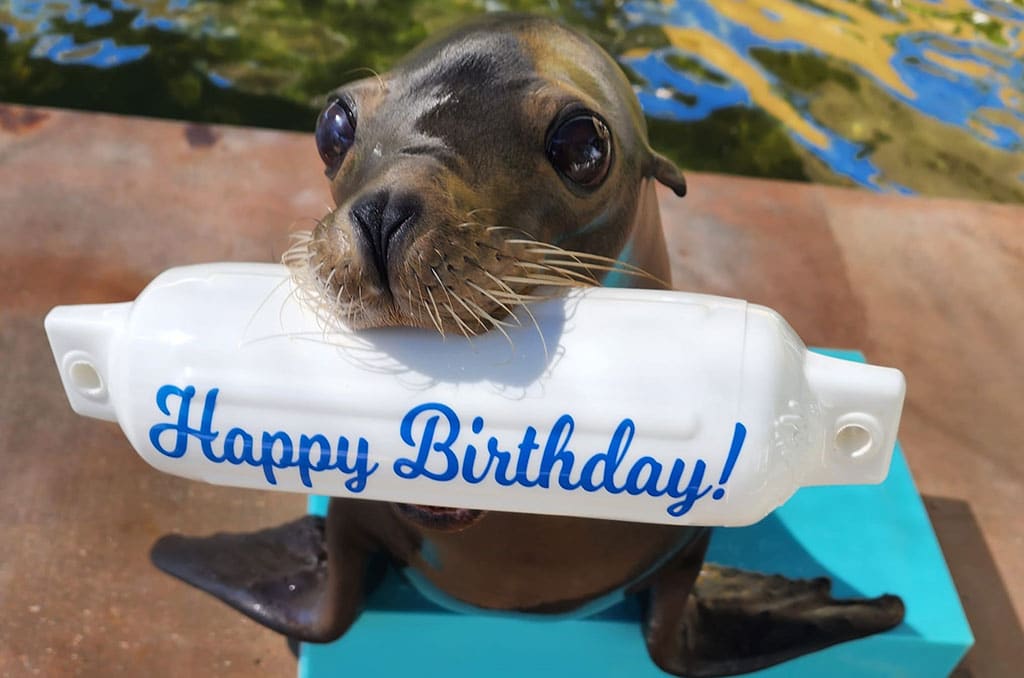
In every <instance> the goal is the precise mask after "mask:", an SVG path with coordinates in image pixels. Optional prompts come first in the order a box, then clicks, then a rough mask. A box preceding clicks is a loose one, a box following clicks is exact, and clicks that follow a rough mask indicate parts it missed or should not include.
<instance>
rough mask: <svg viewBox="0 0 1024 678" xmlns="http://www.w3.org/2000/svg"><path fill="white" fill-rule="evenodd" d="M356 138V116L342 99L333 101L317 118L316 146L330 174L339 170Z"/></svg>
mask: <svg viewBox="0 0 1024 678" xmlns="http://www.w3.org/2000/svg"><path fill="white" fill-rule="evenodd" d="M355 140H356V118H355V116H354V115H352V111H351V109H349V107H348V106H347V105H346V104H345V102H343V101H342V100H340V99H335V100H333V101H331V102H330V103H329V104H327V107H326V108H325V109H324V110H323V111H321V112H320V116H319V117H318V118H317V119H316V148H317V150H318V151H320V158H321V159H322V160H323V161H324V165H325V166H326V167H327V175H328V176H332V175H333V174H335V173H336V172H337V171H338V168H339V167H341V161H342V160H344V159H345V154H346V153H348V149H350V148H352V144H353V143H355Z"/></svg>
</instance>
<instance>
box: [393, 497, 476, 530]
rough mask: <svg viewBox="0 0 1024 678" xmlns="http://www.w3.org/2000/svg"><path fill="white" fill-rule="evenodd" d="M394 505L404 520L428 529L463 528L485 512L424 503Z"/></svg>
mask: <svg viewBox="0 0 1024 678" xmlns="http://www.w3.org/2000/svg"><path fill="white" fill-rule="evenodd" d="M394 507H395V510H396V511H397V512H398V514H399V515H400V516H402V517H403V518H405V519H406V520H410V521H412V522H414V523H416V524H417V525H420V526H422V527H425V528H428V529H432V530H445V531H457V530H464V529H466V528H467V527H469V526H470V525H472V524H473V523H475V522H476V521H478V520H480V518H482V517H483V515H484V513H486V512H485V511H481V510H479V509H466V508H451V507H447V506H428V505H426V504H394Z"/></svg>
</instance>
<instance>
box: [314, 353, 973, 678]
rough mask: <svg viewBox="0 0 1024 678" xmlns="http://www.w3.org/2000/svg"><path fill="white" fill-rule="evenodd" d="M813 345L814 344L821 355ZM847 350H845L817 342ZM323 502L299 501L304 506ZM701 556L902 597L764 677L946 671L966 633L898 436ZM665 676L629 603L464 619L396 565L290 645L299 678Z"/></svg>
mask: <svg viewBox="0 0 1024 678" xmlns="http://www.w3.org/2000/svg"><path fill="white" fill-rule="evenodd" d="M823 352H824V351H823ZM827 353H830V354H832V355H838V356H840V357H845V358H848V359H851V360H862V357H861V356H860V355H859V354H857V353H851V352H833V351H827ZM325 506H326V501H325V500H324V499H323V498H322V497H311V498H310V510H311V511H312V512H323V510H324V507H325ZM708 559H709V560H713V561H714V562H717V563H723V564H728V565H735V566H737V567H742V568H747V569H752V570H758V571H761V572H778V573H781V574H785V575H787V576H789V577H816V576H821V575H825V576H828V577H830V578H831V579H832V581H833V589H834V592H835V595H836V596H839V597H845V596H876V595H880V594H882V593H895V594H898V595H899V596H901V597H902V598H903V601H904V603H905V604H906V607H907V616H906V620H905V621H904V623H903V624H902V625H901V626H899V627H897V628H895V629H893V630H892V631H890V632H888V633H885V634H882V635H878V636H873V637H871V638H864V639H862V640H858V641H854V642H851V643H845V644H842V645H837V646H834V647H831V648H828V649H826V650H823V651H821V652H818V653H815V654H812V655H808V656H805V657H801V658H799V659H795V660H793V661H790V662H787V663H785V664H783V665H781V666H776V667H773V668H771V669H767V670H764V671H760V672H758V673H756V674H751V675H756V676H761V677H763V678H781V677H783V676H786V677H787V678H802V677H805V676H815V677H817V676H829V677H830V678H842V677H845V676H900V677H904V676H905V677H908V678H909V677H917V676H920V677H922V678H924V677H928V678H932V677H935V676H945V675H948V674H949V673H950V672H951V671H952V670H953V668H954V667H955V666H956V665H957V663H958V662H959V661H960V659H961V658H962V657H963V655H964V653H965V652H966V651H967V649H968V648H969V647H970V646H971V644H972V643H973V638H972V636H971V631H970V628H969V627H968V625H967V619H966V617H965V616H964V612H963V609H962V607H961V606H960V601H959V598H958V597H957V593H956V589H955V588H954V586H953V581H952V579H951V578H950V575H949V570H948V569H947V568H946V564H945V561H944V560H943V557H942V553H941V551H940V550H939V545H938V542H937V541H936V539H935V534H934V532H933V531H932V527H931V524H930V522H929V521H928V516H927V514H926V513H925V509H924V504H923V503H922V501H921V498H920V496H919V495H918V493H917V490H916V488H915V487H914V481H913V478H912V477H911V475H910V470H909V469H908V468H907V464H906V460H905V459H904V457H903V453H902V451H901V450H900V449H899V447H898V446H897V448H896V453H895V455H894V457H893V461H892V467H891V469H890V471H889V477H888V479H887V480H886V481H885V483H883V484H881V485H877V486H861V487H822V488H806V489H803V490H800V491H799V492H798V493H797V494H796V496H794V497H793V498H792V499H791V500H790V501H789V502H787V503H786V504H785V505H784V506H782V507H781V508H779V509H778V510H777V511H775V512H774V513H773V514H772V515H770V516H768V517H767V518H765V519H764V520H762V521H761V522H760V523H758V524H756V525H753V526H750V527H744V528H732V529H727V528H721V529H718V530H716V531H715V532H714V536H713V538H712V543H711V549H710V552H709V554H708ZM413 675H421V676H433V675H443V676H446V677H461V676H473V677H476V676H485V677H486V678H503V677H505V676H508V677H513V676H515V677H519V676H528V677H529V678H540V677H541V676H594V677H596V676H628V677H629V678H646V677H648V676H650V677H664V676H665V675H666V674H664V673H662V672H661V670H660V669H658V668H657V667H656V666H655V665H654V664H653V663H652V662H651V660H650V659H649V658H648V656H647V650H646V647H645V646H644V642H643V638H642V636H641V630H640V611H639V605H638V603H637V601H635V600H627V601H625V602H624V603H621V604H619V605H617V606H615V607H613V608H611V609H609V610H607V611H605V612H603V613H601V614H599V615H596V616H592V617H587V618H583V619H559V620H540V621H538V620H536V619H522V618H516V617H513V616H507V615H463V614H456V613H452V612H449V611H447V610H445V609H442V608H439V607H437V606H435V605H433V604H432V603H430V602H428V601H426V600H425V599H424V598H423V597H422V596H420V595H419V593H417V592H416V591H415V590H414V589H413V588H412V587H411V586H410V585H409V584H408V583H406V582H405V581H404V580H403V579H402V578H401V577H400V576H398V575H397V574H391V575H389V577H388V579H386V580H385V582H384V583H383V584H382V585H381V587H380V588H379V589H378V590H377V591H376V592H375V593H374V594H373V595H372V596H371V597H370V599H369V601H368V604H367V609H366V611H365V612H364V613H363V615H362V616H361V617H360V619H359V620H358V621H357V622H356V624H355V625H354V626H353V627H352V629H350V630H349V632H348V633H347V634H345V636H344V637H342V638H341V639H340V640H338V641H337V642H335V643H332V644H329V645H308V644H304V645H303V646H302V648H301V652H300V658H299V676H300V678H327V677H328V676H330V677H334V676H342V677H344V676H360V677H361V676H403V677H404V676H413Z"/></svg>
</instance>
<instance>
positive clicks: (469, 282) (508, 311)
mask: <svg viewBox="0 0 1024 678" xmlns="http://www.w3.org/2000/svg"><path fill="white" fill-rule="evenodd" d="M466 284H467V285H469V286H470V287H472V288H473V289H474V290H476V291H477V292H479V293H480V294H482V295H483V296H485V297H487V298H488V299H490V300H491V301H493V302H494V303H495V304H497V305H498V307H499V308H501V310H503V311H505V313H506V314H508V317H510V318H515V317H516V316H515V314H514V313H513V312H512V309H511V308H509V307H508V306H506V305H505V304H504V303H503V302H502V301H500V300H499V299H498V298H497V297H495V296H494V295H493V294H491V293H490V292H488V291H487V290H485V289H484V288H482V287H480V286H479V285H477V284H476V283H475V282H473V281H472V280H467V281H466ZM516 320H517V321H518V318H516ZM518 324H519V325H522V324H523V323H522V322H521V321H520V322H518Z"/></svg>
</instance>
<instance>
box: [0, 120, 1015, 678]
mask: <svg viewBox="0 0 1024 678" xmlns="http://www.w3.org/2000/svg"><path fill="white" fill-rule="evenodd" d="M689 180H690V187H691V190H690V195H689V196H688V197H687V198H686V199H685V200H676V199H675V198H674V197H673V196H671V195H670V194H668V193H667V192H664V193H662V194H661V197H662V204H663V218H664V221H665V226H666V233H667V237H668V241H669V246H670V249H671V252H672V257H673V267H674V275H675V282H676V285H677V286H678V287H680V288H683V289H688V290H694V291H704V292H712V293H716V294H725V295H729V296H737V297H743V298H747V299H749V300H751V301H754V302H758V303H763V304H767V305H769V306H771V307H773V308H775V309H777V310H779V311H780V312H781V313H782V314H783V315H784V316H785V317H786V318H787V319H788V320H789V321H790V322H791V323H792V324H793V326H794V327H795V328H796V330H797V331H798V332H799V333H800V334H801V336H803V338H804V339H805V340H806V341H807V342H808V343H810V344H814V345H823V346H834V347H851V348H860V349H862V350H863V351H864V352H865V353H866V354H867V355H868V356H869V358H870V359H871V360H872V362H877V363H883V364H891V365H895V366H898V367H900V368H901V369H903V370H904V371H905V372H906V375H907V379H908V383H909V391H908V397H907V406H906V412H905V415H904V420H903V426H902V431H901V439H902V441H903V444H904V448H905V450H906V454H907V457H908V458H909V461H910V465H911V468H912V469H913V472H914V474H915V477H916V480H917V482H918V485H919V488H920V490H921V491H922V493H924V494H926V495H933V496H935V497H938V498H937V499H934V500H932V499H930V500H929V506H930V509H931V510H932V515H933V519H934V520H935V521H936V525H937V528H938V532H939V535H940V539H941V540H942V543H943V546H944V547H945V549H946V551H947V558H948V559H949V560H950V565H951V569H952V571H953V573H954V576H955V578H956V579H957V583H958V586H959V587H960V589H961V593H962V595H963V598H964V601H965V605H966V606H967V609H968V613H969V616H970V617H971V621H972V623H973V624H974V627H975V633H976V634H977V635H978V636H979V644H978V647H977V649H976V650H975V651H974V652H973V653H972V655H971V656H970V657H969V659H968V661H967V662H966V663H965V665H964V666H963V667H962V668H961V669H960V672H959V673H960V675H977V676H995V675H1014V673H1013V672H1012V670H1014V669H1019V667H1020V666H1022V665H1024V656H1022V652H1024V646H1022V642H1021V639H1020V619H1021V617H1024V528H1022V520H1021V517H1020V513H1021V509H1024V501H1022V496H1024V454H1022V452H1021V446H1022V444H1024V405H1022V403H1024V207H1021V206H998V205H990V204H985V203H969V202H957V201H945V200H924V199H910V198H900V197H881V196H877V195H873V194H869V193H866V192H862V191H853V190H845V189H834V188H824V187H819V186H809V185H798V184H787V183H782V182H770V181H760V180H749V179H737V178H730V177H722V176H713V175H700V174H697V175H690V176H689ZM328 200H329V196H328V192H327V184H326V180H324V178H323V176H322V173H321V168H320V162H319V159H318V157H317V155H316V152H315V149H314V147H313V143H312V139H311V137H309V136H306V135H295V134H285V133H276V132H268V131H256V130H246V129H237V128H210V127H203V126H196V125H187V124H178V123H169V122H156V121H150V120H140V119H133V118H122V117H117V116H108V115H91V114H81V113H71V112H63V111H53V110H45V109H32V108H23V107H14V106H9V107H4V106H0V675H12V676H20V675H33V674H34V675H44V676H64V675H69V676H70V675H83V676H117V675H131V676H136V675H146V676H183V675H189V676H207V675H217V676H255V675H273V676H287V675H293V673H294V663H293V661H292V659H291V657H290V655H289V654H288V652H287V650H286V649H285V647H284V644H283V642H282V641H281V640H280V639H279V638H278V637H276V636H275V635H274V634H272V633H269V632H266V631H264V630H262V629H261V628H259V627H257V626H256V625H255V624H253V623H250V622H248V621H247V620H245V619H244V618H243V617H242V616H240V615H238V614H236V613H234V612H232V611H230V610H228V609H227V608H225V607H224V606H222V605H220V604H218V603H216V602H215V601H213V600H212V599H209V598H207V597H205V596H203V595H201V594H199V593H196V592H194V591H192V590H190V589H188V588H186V587H184V586H182V585H180V584H178V583H177V582H175V581H173V580H171V579H170V578H168V577H166V576H164V575H162V574H160V573H158V572H156V571H155V570H154V569H153V568H152V567H151V566H150V565H149V563H148V560H147V551H148V548H149V546H150V544H151V543H152V541H153V540H154V539H155V538H156V537H157V536H159V535H160V534H163V533H165V532H167V531H170V530H178V529H180V530H185V531H188V532H193V533H195V532H211V531H215V530H242V529H251V528H255V527H259V526H267V525H269V524H272V523H274V522H277V521H281V520H285V519H288V518H290V517H292V516H294V515H296V514H297V513H299V512H300V511H301V510H302V506H303V500H302V499H301V498H299V497H296V496H291V495H283V494H270V493H261V492H255V491H245V490H232V489H227V488H219V487H211V486H206V485H202V484H199V483H193V482H188V481H185V480H181V479H178V478H174V477H171V476H167V475H163V474H160V473H158V472H156V471H154V470H153V469H151V468H150V467H148V466H147V465H146V464H145V463H144V462H142V461H141V460H140V459H139V458H138V457H137V456H136V455H135V453H134V452H133V451H132V450H131V449H130V448H129V446H128V444H127V442H126V441H125V440H124V438H123V436H122V435H121V433H120V431H119V430H118V429H117V427H116V426H115V425H112V424H104V423H101V422H97V421H93V420H87V419H84V418H80V417H77V416H75V415H74V414H73V413H72V412H71V411H70V409H69V408H68V405H67V401H66V399H65V397H64V394H63V392H62V390H61V387H60V383H59V381H58V377H57V372H56V369H55V367H54V365H53V359H52V356H51V355H50V352H49V348H48V346H47V344H46V341H45V336H44V334H43V329H42V318H43V316H44V314H45V313H46V311H47V310H48V309H49V308H51V307H52V306H54V305H57V304H67V303H84V302H107V301H115V300H124V299H129V298H132V297H134V296H135V295H136V294H137V292H138V291H139V290H140V289H141V288H142V287H143V286H144V285H145V284H146V283H147V282H148V281H149V280H150V279H151V278H152V277H153V276H155V275H156V274H157V273H159V272H160V271H161V270H163V269H164V268H167V267H169V266H173V265H178V264H185V263H194V262H199V261H215V260H258V261H268V260H274V259H276V258H277V257H278V256H279V255H280V253H281V252H282V251H283V249H284V248H285V247H286V246H287V237H286V236H287V233H288V231H289V230H290V229H292V228H293V227H294V228H302V227H306V226H304V225H303V222H302V220H303V219H306V220H308V219H311V218H315V217H317V216H319V215H320V214H322V212H323V211H324V210H325V207H326V205H327V201H328ZM306 223H308V222H306Z"/></svg>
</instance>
